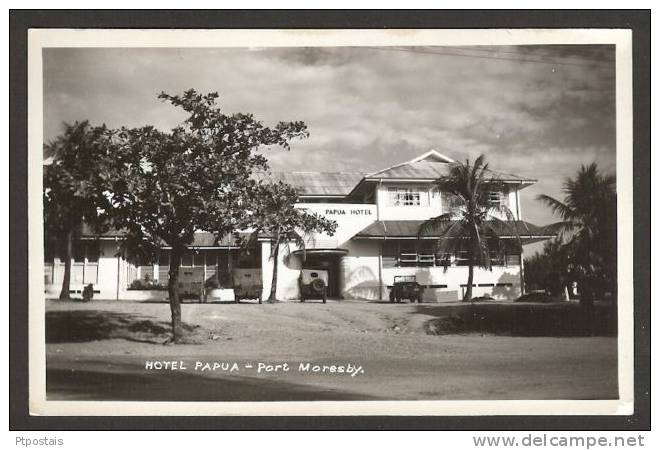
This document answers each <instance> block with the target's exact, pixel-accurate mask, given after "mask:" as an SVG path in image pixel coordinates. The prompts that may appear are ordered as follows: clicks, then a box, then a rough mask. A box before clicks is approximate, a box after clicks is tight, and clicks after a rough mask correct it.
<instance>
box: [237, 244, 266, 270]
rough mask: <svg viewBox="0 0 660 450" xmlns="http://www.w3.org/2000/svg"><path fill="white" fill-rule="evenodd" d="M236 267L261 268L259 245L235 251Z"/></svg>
mask: <svg viewBox="0 0 660 450" xmlns="http://www.w3.org/2000/svg"><path fill="white" fill-rule="evenodd" d="M237 253H238V255H237V258H236V267H237V268H239V269H259V268H261V246H257V247H254V248H247V249H241V250H238V251H237Z"/></svg>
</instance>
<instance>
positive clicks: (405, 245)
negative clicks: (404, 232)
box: [399, 239, 418, 267]
mask: <svg viewBox="0 0 660 450" xmlns="http://www.w3.org/2000/svg"><path fill="white" fill-rule="evenodd" d="M415 244H416V242H415V240H413V239H410V240H405V241H400V243H399V263H400V265H401V266H402V267H410V266H413V267H414V266H416V265H417V261H418V256H417V248H416V245H415Z"/></svg>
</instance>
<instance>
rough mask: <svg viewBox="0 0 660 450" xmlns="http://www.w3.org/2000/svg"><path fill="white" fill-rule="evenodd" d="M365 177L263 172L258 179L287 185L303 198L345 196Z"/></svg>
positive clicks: (316, 173) (338, 173)
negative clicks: (309, 196)
mask: <svg viewBox="0 0 660 450" xmlns="http://www.w3.org/2000/svg"><path fill="white" fill-rule="evenodd" d="M364 175H365V174H364V173H362V172H271V173H269V174H266V173H263V172H262V173H261V174H259V175H258V177H259V178H260V179H264V180H265V179H270V180H272V181H282V182H284V183H287V184H289V185H291V186H293V187H294V188H295V189H296V190H297V191H298V194H299V195H302V196H306V195H315V196H345V195H348V194H349V193H350V192H351V191H352V190H353V188H354V187H355V185H356V184H358V183H359V182H360V180H362V178H364Z"/></svg>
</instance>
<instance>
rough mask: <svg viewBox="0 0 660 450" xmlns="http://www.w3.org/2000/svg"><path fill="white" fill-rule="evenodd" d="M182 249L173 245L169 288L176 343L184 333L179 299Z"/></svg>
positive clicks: (173, 337)
mask: <svg viewBox="0 0 660 450" xmlns="http://www.w3.org/2000/svg"><path fill="white" fill-rule="evenodd" d="M181 253H182V250H181V248H180V247H178V246H172V253H171V255H170V270H169V279H168V283H167V290H168V293H169V296H170V311H171V312H172V341H173V342H174V343H175V344H176V343H179V342H180V341H181V337H182V335H183V332H182V328H181V301H180V299H179V266H180V265H181Z"/></svg>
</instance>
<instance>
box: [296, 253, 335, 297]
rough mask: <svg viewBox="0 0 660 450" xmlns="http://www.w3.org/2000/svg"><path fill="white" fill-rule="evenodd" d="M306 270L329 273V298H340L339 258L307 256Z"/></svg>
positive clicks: (304, 265)
mask: <svg viewBox="0 0 660 450" xmlns="http://www.w3.org/2000/svg"><path fill="white" fill-rule="evenodd" d="M303 267H304V268H305V269H315V270H325V271H327V272H328V297H334V298H337V297H339V258H337V257H335V256H329V255H307V258H306V260H305V262H304V264H303Z"/></svg>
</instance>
